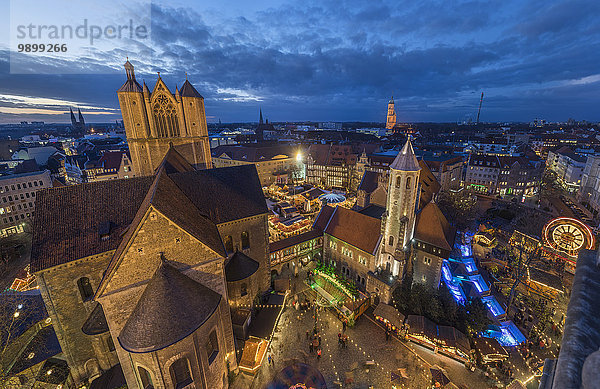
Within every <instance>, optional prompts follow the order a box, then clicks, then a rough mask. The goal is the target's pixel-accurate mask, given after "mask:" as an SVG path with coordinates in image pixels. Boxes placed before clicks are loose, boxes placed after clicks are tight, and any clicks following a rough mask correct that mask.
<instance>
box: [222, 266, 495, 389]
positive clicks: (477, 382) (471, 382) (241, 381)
mask: <svg viewBox="0 0 600 389" xmlns="http://www.w3.org/2000/svg"><path fill="white" fill-rule="evenodd" d="M302 273H303V272H301V274H300V277H298V278H292V297H291V298H289V300H288V301H292V300H293V295H294V294H298V296H299V300H300V301H303V300H304V298H305V297H307V298H309V300H311V301H312V300H313V299H314V298H315V296H314V294H312V293H314V292H313V291H312V290H311V289H310V288H308V287H307V286H306V285H305V284H304V283H303V282H302V280H303V279H304V277H303V274H302ZM369 312H370V310H369V311H367V312H366V313H365V314H363V316H361V317H360V318H359V319H358V320H357V322H356V324H355V325H354V326H353V327H349V328H347V330H346V334H347V335H348V337H349V342H348V345H347V348H342V347H340V346H339V345H338V333H339V332H342V323H341V322H340V321H339V320H338V318H337V317H336V315H334V314H333V313H332V312H330V311H328V310H327V309H321V310H320V311H319V312H318V313H317V318H318V320H317V329H318V331H319V333H320V334H321V348H322V357H321V359H320V360H318V359H317V356H316V352H313V353H311V352H310V350H309V341H308V340H307V339H306V332H307V331H312V329H313V328H314V325H315V318H314V311H313V310H305V311H298V310H296V309H294V308H292V307H290V306H288V307H286V308H285V309H284V311H283V312H282V314H281V317H280V320H279V323H278V325H277V328H276V329H275V332H274V336H273V341H272V343H271V345H270V349H269V354H270V355H271V356H272V358H273V360H274V365H275V366H270V365H269V364H268V362H267V360H266V359H265V362H264V363H263V366H262V367H261V368H260V369H259V371H258V372H257V374H256V377H255V378H254V379H253V377H251V376H248V375H245V374H243V373H242V374H239V375H238V377H237V378H236V380H235V381H234V383H233V385H232V387H233V388H235V389H238V388H240V389H241V388H244V389H246V388H256V389H263V388H264V387H265V386H266V385H267V384H268V383H269V382H270V381H271V380H272V379H273V377H274V376H275V374H277V372H279V371H280V370H281V369H283V368H284V367H285V366H287V365H289V364H291V363H293V362H295V361H297V362H303V363H307V364H310V365H312V366H314V367H316V368H317V369H318V370H319V371H320V372H321V373H322V374H323V377H324V378H325V380H326V382H327V387H328V388H340V387H344V388H356V389H359V388H364V389H368V388H370V387H371V386H372V387H373V388H385V389H390V388H392V386H393V385H395V386H396V387H397V388H427V387H428V385H430V384H431V374H430V372H429V368H430V367H431V366H432V365H438V366H440V367H442V368H444V369H445V370H446V372H447V374H448V376H449V378H450V379H451V380H452V382H453V383H455V384H456V385H463V386H464V387H466V388H477V389H479V388H489V387H491V383H492V382H493V381H491V380H489V379H487V378H486V377H485V376H484V375H483V373H482V372H481V371H479V370H477V371H475V372H471V371H469V370H467V369H466V368H465V367H464V365H463V364H462V363H460V362H457V361H455V360H453V359H451V358H448V357H445V356H443V355H440V354H436V353H434V352H433V351H431V350H429V349H427V348H425V347H422V346H420V345H416V344H414V343H410V342H405V341H401V340H399V339H397V338H392V339H391V340H390V341H388V342H386V340H385V332H384V330H383V329H382V328H381V327H380V326H379V325H378V324H377V323H376V322H375V321H374V320H372V319H371V318H370V316H369ZM367 361H372V362H369V363H374V364H373V365H368V364H367ZM399 369H403V372H404V373H405V375H406V376H407V377H408V378H399V379H397V380H395V381H394V382H393V383H392V382H391V373H392V372H394V373H396V374H400V371H399ZM348 378H349V379H350V380H347V379H348ZM346 381H348V384H346ZM350 381H353V382H352V383H350Z"/></svg>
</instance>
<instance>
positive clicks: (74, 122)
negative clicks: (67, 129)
mask: <svg viewBox="0 0 600 389" xmlns="http://www.w3.org/2000/svg"><path fill="white" fill-rule="evenodd" d="M69 111H71V124H72V125H74V126H75V125H76V124H77V119H75V114H73V108H71V107H69Z"/></svg>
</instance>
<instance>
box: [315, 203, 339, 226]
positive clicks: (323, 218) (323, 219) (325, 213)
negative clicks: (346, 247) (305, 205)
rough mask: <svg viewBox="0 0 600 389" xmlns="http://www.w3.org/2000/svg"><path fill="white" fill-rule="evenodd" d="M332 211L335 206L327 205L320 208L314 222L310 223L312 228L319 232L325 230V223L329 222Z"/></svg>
mask: <svg viewBox="0 0 600 389" xmlns="http://www.w3.org/2000/svg"><path fill="white" fill-rule="evenodd" d="M333 211H335V208H333V207H332V206H329V205H326V206H324V207H323V208H321V210H320V211H319V214H318V215H317V218H316V219H315V222H314V223H313V225H312V228H313V229H315V230H317V231H321V232H323V231H325V227H327V223H329V219H331V215H333Z"/></svg>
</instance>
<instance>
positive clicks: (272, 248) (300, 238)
mask: <svg viewBox="0 0 600 389" xmlns="http://www.w3.org/2000/svg"><path fill="white" fill-rule="evenodd" d="M319 236H323V231H319V230H310V231H306V232H303V233H302V234H298V235H292V236H290V237H288V238H285V239H282V240H278V241H276V242H271V243H269V252H271V253H274V252H277V251H279V250H283V249H286V248H288V247H292V246H295V245H297V244H300V243H303V242H308V241H309V240H312V239H315V238H318V237H319Z"/></svg>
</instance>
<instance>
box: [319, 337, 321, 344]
mask: <svg viewBox="0 0 600 389" xmlns="http://www.w3.org/2000/svg"><path fill="white" fill-rule="evenodd" d="M319 346H321V334H319Z"/></svg>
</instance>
